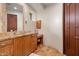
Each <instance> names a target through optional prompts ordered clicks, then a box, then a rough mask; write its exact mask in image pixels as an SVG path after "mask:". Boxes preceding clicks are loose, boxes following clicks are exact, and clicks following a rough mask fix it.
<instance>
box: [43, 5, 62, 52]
mask: <svg viewBox="0 0 79 59" xmlns="http://www.w3.org/2000/svg"><path fill="white" fill-rule="evenodd" d="M62 18H63V5H62V4H53V5H52V6H50V7H48V8H47V9H46V11H45V15H44V20H43V32H44V36H45V37H44V44H45V45H47V46H50V47H55V48H56V49H58V50H59V51H60V52H63V19H62Z"/></svg>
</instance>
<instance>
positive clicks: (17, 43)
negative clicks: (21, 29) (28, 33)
mask: <svg viewBox="0 0 79 59" xmlns="http://www.w3.org/2000/svg"><path fill="white" fill-rule="evenodd" d="M22 50H23V38H22V37H17V38H15V39H14V56H22V55H23V53H22V52H23V51H22Z"/></svg>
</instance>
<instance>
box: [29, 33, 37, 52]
mask: <svg viewBox="0 0 79 59" xmlns="http://www.w3.org/2000/svg"><path fill="white" fill-rule="evenodd" d="M36 48H37V38H36V34H32V35H31V39H30V51H31V52H33V51H34V50H35V49H36Z"/></svg>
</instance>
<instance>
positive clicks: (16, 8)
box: [6, 3, 23, 12]
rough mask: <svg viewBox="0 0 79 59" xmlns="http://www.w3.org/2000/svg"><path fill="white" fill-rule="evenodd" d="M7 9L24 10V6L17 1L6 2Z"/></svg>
mask: <svg viewBox="0 0 79 59" xmlns="http://www.w3.org/2000/svg"><path fill="white" fill-rule="evenodd" d="M6 6H7V11H13V12H23V8H22V6H20V5H19V4H17V3H6Z"/></svg>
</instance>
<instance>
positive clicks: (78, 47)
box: [75, 3, 79, 55]
mask: <svg viewBox="0 0 79 59" xmlns="http://www.w3.org/2000/svg"><path fill="white" fill-rule="evenodd" d="M75 28H76V36H75V38H76V53H77V54H76V55H79V4H78V3H77V4H76V24H75Z"/></svg>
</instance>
